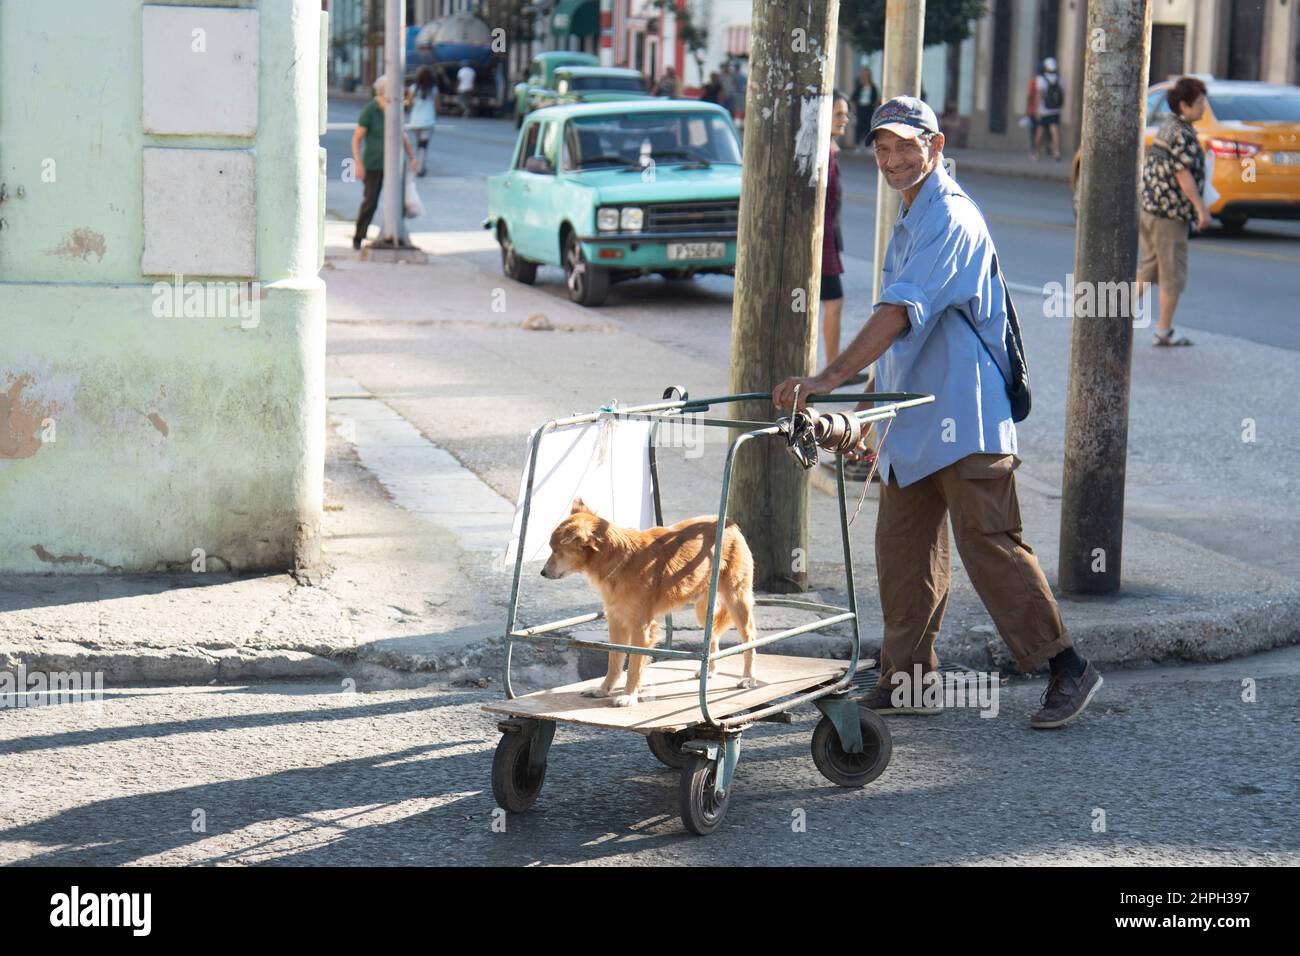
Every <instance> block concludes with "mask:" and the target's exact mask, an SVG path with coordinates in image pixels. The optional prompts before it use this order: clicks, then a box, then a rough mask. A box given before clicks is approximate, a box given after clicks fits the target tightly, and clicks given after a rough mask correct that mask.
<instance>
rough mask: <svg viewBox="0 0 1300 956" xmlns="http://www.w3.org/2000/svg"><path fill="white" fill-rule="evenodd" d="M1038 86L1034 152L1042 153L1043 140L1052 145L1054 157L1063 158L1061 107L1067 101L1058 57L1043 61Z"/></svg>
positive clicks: (1036, 79)
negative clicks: (1057, 69)
mask: <svg viewBox="0 0 1300 956" xmlns="http://www.w3.org/2000/svg"><path fill="white" fill-rule="evenodd" d="M1034 85H1035V86H1036V87H1037V88H1038V119H1037V121H1036V122H1035V123H1034V153H1035V155H1037V154H1040V153H1042V151H1043V141H1044V140H1048V141H1050V143H1051V146H1052V159H1054V160H1057V161H1058V162H1059V161H1060V159H1061V107H1062V105H1064V103H1065V87H1063V86H1062V85H1061V75H1060V74H1059V73H1057V72H1056V58H1055V57H1050V56H1049V57H1048V58H1047V59H1045V60H1044V61H1043V69H1042V70H1041V71H1040V72H1039V74H1038V76H1036V77H1034Z"/></svg>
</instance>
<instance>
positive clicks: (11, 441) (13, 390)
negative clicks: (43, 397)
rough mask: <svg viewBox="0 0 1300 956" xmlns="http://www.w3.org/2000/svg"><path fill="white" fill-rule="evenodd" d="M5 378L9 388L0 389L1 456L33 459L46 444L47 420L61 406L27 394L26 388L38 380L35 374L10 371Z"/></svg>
mask: <svg viewBox="0 0 1300 956" xmlns="http://www.w3.org/2000/svg"><path fill="white" fill-rule="evenodd" d="M5 378H6V379H7V380H8V382H9V390H8V391H7V392H0V458H31V457H32V456H33V455H35V454H36V453H37V452H38V451H39V450H40V448H41V445H42V444H43V442H42V441H41V431H42V429H43V427H44V422H45V421H46V419H50V418H53V417H54V415H55V414H56V413H57V412H58V411H59V408H60V406H59V403H58V402H48V403H45V404H42V403H41V402H39V401H37V400H36V399H33V398H25V397H24V396H23V389H25V388H27V387H28V386H30V385H32V384H33V383H34V382H35V379H34V378H33V377H32V376H31V375H29V374H25V375H18V376H15V375H14V374H13V373H12V372H6V373H5Z"/></svg>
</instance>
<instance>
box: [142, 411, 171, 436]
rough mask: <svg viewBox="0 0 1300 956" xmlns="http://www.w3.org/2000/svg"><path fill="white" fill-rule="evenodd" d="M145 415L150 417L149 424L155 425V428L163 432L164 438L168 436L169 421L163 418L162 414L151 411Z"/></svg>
mask: <svg viewBox="0 0 1300 956" xmlns="http://www.w3.org/2000/svg"><path fill="white" fill-rule="evenodd" d="M145 417H146V418H148V419H149V424H151V425H153V427H154V428H156V429H158V431H159V432H160V433H161V434H162V436H163V437H164V438H166V437H167V423H166V422H165V421H163V420H162V416H161V415H159V414H158V413H157V412H150V413H149V414H148V415H147V416H145Z"/></svg>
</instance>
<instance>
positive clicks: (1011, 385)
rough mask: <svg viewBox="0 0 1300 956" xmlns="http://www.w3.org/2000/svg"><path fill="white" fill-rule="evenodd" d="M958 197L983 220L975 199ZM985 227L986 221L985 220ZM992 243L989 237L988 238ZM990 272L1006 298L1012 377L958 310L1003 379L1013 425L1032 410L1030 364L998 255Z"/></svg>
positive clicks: (970, 322)
mask: <svg viewBox="0 0 1300 956" xmlns="http://www.w3.org/2000/svg"><path fill="white" fill-rule="evenodd" d="M958 195H961V196H964V197H965V198H966V199H967V200H968V201H969V202H970V204H971V205H972V206H975V208H976V210H978V211H979V214H980V218H983V217H984V210H982V209H980V207H979V206H978V205H976V203H975V200H973V199H971V198H970V197H969V196H966V194H965V193H959V194H958ZM985 223H986V225H985V228H987V220H985ZM989 241H990V242H992V241H993V240H992V238H991V237H990V239H989ZM993 273H994V275H996V276H997V277H998V281H999V282H1001V283H1002V293H1003V295H1005V296H1006V299H1007V336H1006V340H1005V342H1004V344H1005V345H1006V349H1007V361H1008V362H1009V364H1010V365H1011V374H1010V376H1009V377H1008V375H1007V374H1006V373H1005V372H1003V371H1002V366H1001V365H999V364H998V359H997V356H996V355H994V354H993V350H992V349H990V348H989V346H988V343H987V342H985V341H984V336H982V335H980V334H979V330H978V329H976V328H975V323H974V322H972V321H971V320H970V316H968V315H967V314H966V313H965V311H964V310H960V309H959V310H958V311H959V312H960V313H961V317H962V321H963V322H965V323H966V324H967V325H968V326H970V330H971V332H973V333H974V334H975V338H976V339H978V340H979V343H980V345H982V346H984V351H985V352H987V353H988V357H989V361H990V362H992V363H993V367H994V368H996V369H997V370H998V374H999V375H1001V376H1002V383H1003V384H1004V385H1005V386H1006V388H1007V398H1009V399H1010V400H1011V420H1012V421H1013V422H1023V421H1024V420H1025V419H1026V418H1028V417H1029V410H1030V408H1032V407H1033V404H1034V400H1033V396H1031V395H1030V394H1029V363H1028V362H1026V361H1025V343H1024V340H1023V339H1022V338H1021V337H1020V317H1019V316H1018V315H1016V303H1015V302H1014V301H1012V299H1011V289H1010V288H1008V286H1007V279H1006V276H1004V275H1003V274H1002V267H1001V266H1000V265H998V254H997V253H996V252H995V253H993Z"/></svg>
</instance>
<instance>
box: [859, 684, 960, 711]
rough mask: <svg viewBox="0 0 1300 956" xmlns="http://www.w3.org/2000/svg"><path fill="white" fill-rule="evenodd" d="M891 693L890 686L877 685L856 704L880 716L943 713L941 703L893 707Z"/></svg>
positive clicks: (892, 691) (892, 692) (892, 690)
mask: <svg viewBox="0 0 1300 956" xmlns="http://www.w3.org/2000/svg"><path fill="white" fill-rule="evenodd" d="M893 694H894V689H893V688H892V687H877V688H876V689H875V690H873V691H872V692H871V693H870V694H868V695H867V696H866V697H864V698H862V700H860V701H859V702H858V705H859V706H860V707H865V708H866V709H867V710H874V711H875V712H876V713H878V714H880V715H882V716H889V715H890V714H897V715H899V716H905V715H909V714H910V715H921V716H925V717H933V716H934V715H935V714H942V713H943V705H942V704H941V705H940V706H938V707H912V706H907V707H895V706H894V701H893Z"/></svg>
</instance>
